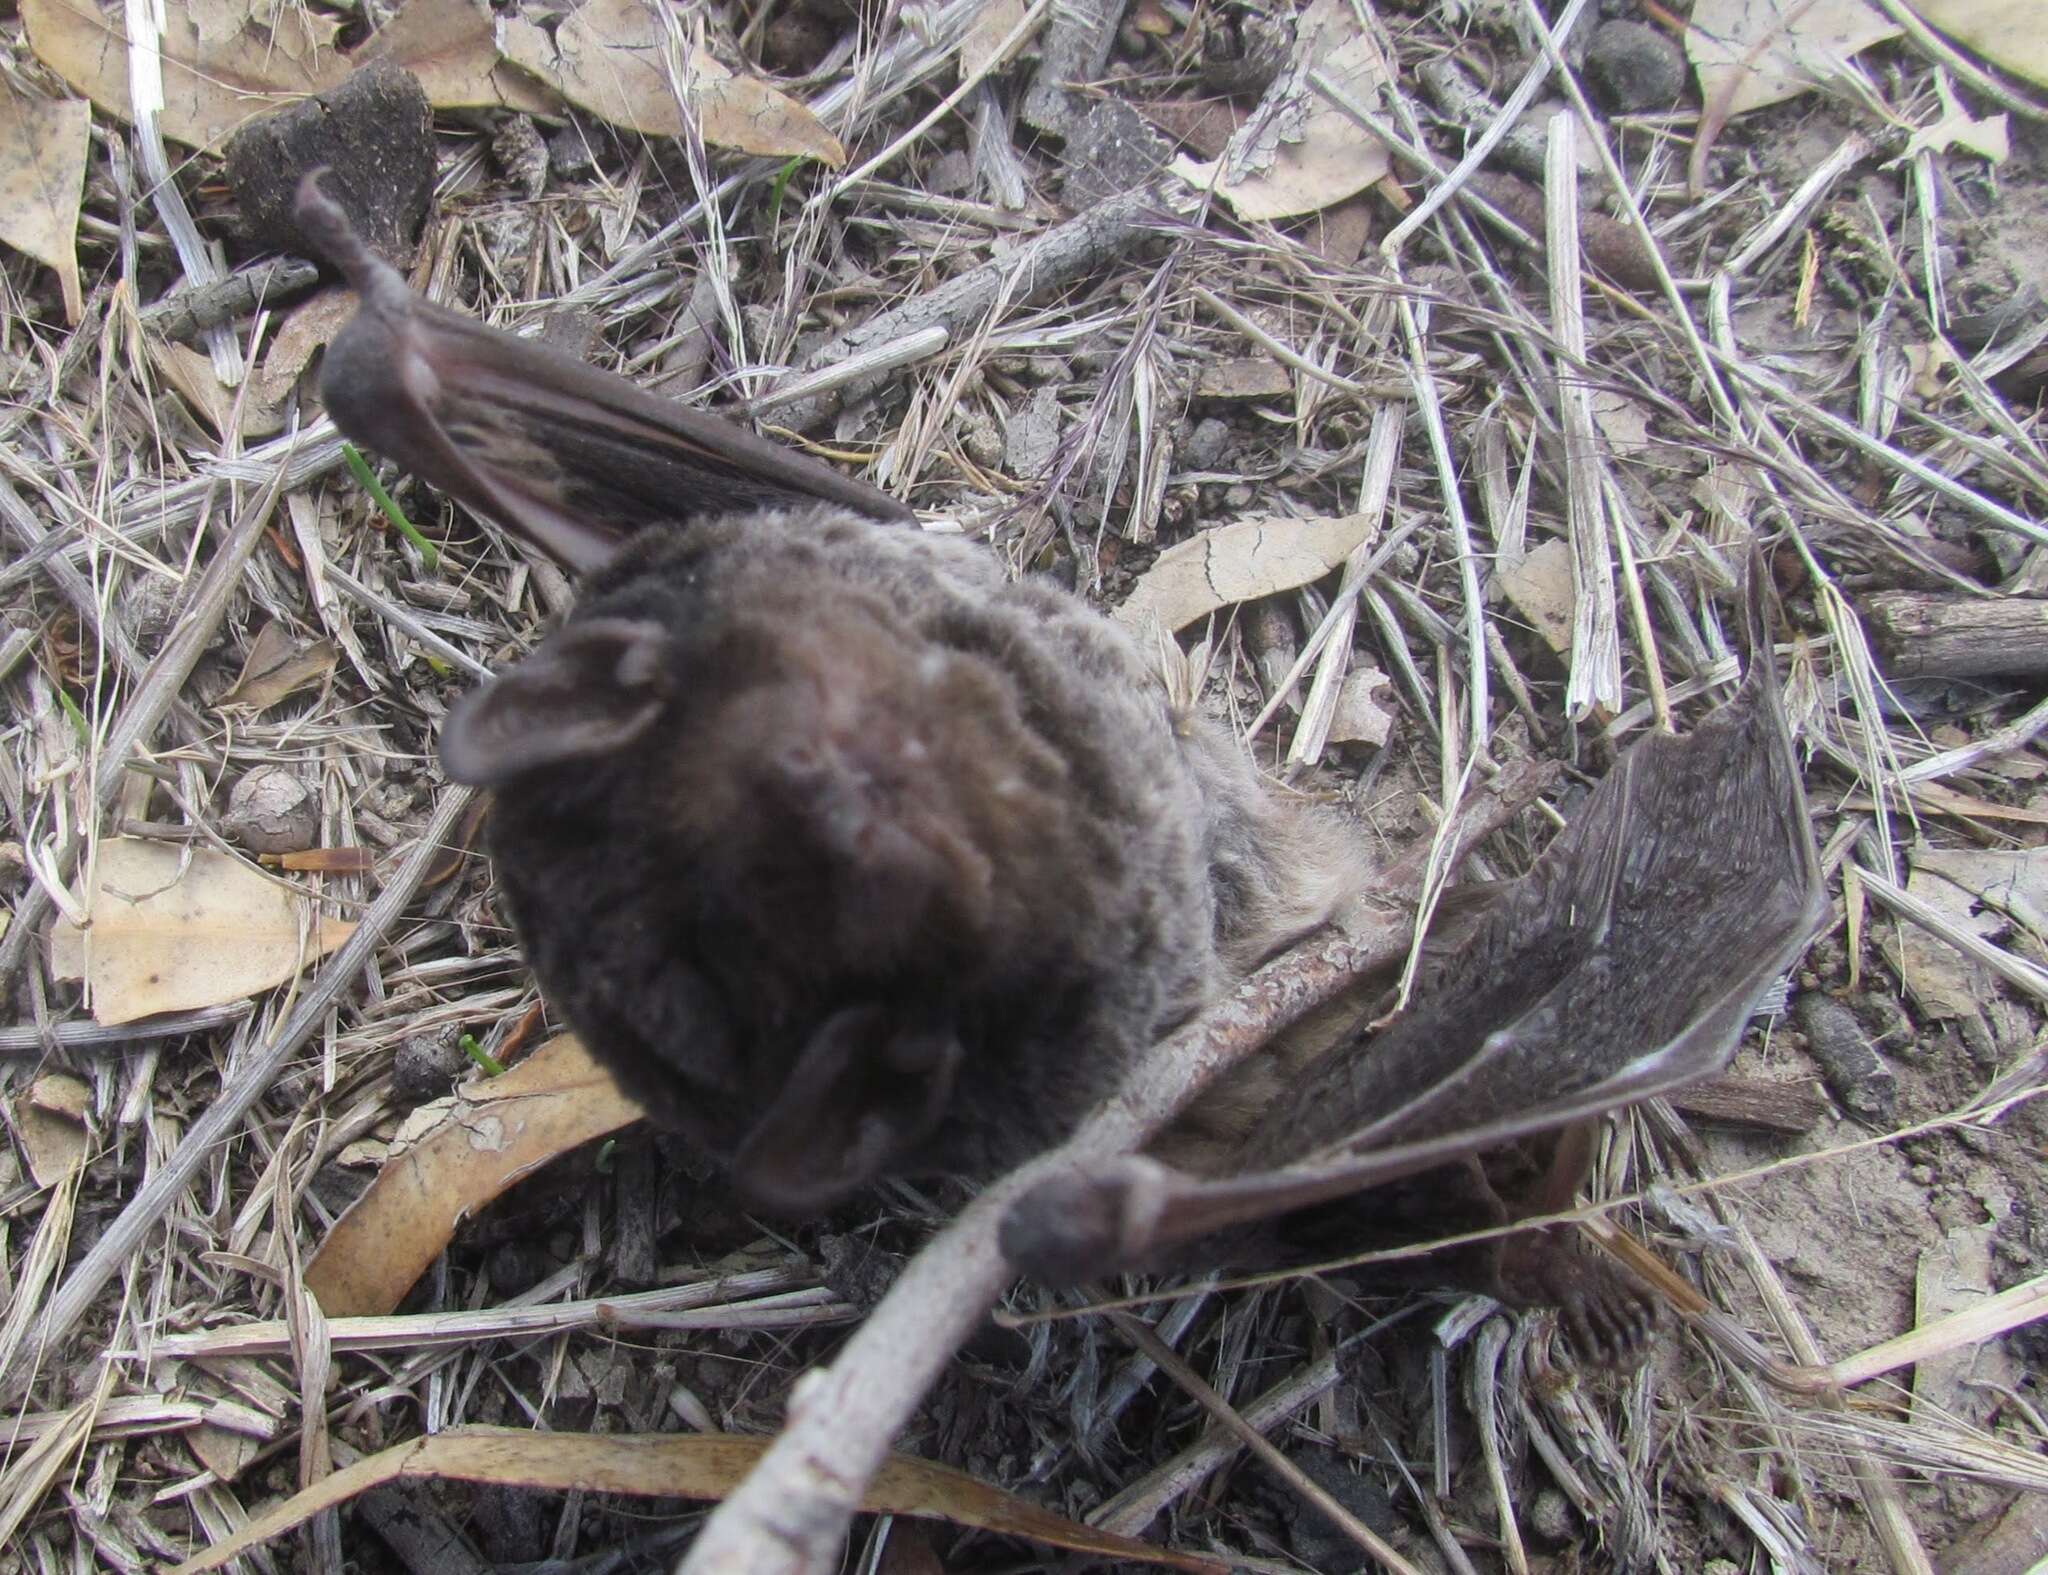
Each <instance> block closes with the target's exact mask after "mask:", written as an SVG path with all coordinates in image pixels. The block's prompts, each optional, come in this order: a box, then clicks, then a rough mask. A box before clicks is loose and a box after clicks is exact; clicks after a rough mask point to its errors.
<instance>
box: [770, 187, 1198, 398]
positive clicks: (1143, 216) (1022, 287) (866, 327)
mask: <svg viewBox="0 0 2048 1575" xmlns="http://www.w3.org/2000/svg"><path fill="white" fill-rule="evenodd" d="M1159 206H1160V196H1159V193H1158V191H1157V190H1156V189H1154V188H1152V187H1145V188H1142V189H1140V190H1138V191H1133V192H1121V193H1119V194H1117V195H1116V196H1113V197H1105V198H1104V199H1103V200H1102V201H1101V202H1098V203H1097V204H1095V206H1094V207H1092V208H1088V209H1086V210H1085V211H1083V212H1081V213H1078V214H1076V215H1075V216H1074V217H1073V218H1071V219H1069V220H1067V222H1066V223H1064V224H1061V225H1056V226H1055V227H1054V228H1052V229H1050V230H1047V231H1046V232H1045V233H1044V234H1043V235H1041V236H1039V237H1038V238H1037V239H1036V240H1034V241H1032V242H1031V243H1030V244H1029V245H1026V246H1020V247H1018V248H1017V250H1015V251H1014V252H1012V253H1010V254H1009V255H1008V256H1007V257H999V258H997V259H996V260H995V261H993V262H987V263H983V264H982V265H981V266H980V267H979V268H976V269H974V270H972V271H971V272H969V273H964V274H962V275H961V276H960V277H959V278H957V279H952V280H949V281H948V282H947V283H945V284H943V285H941V286H939V288H938V289H936V290H933V291H932V292H931V293H930V294H928V295H921V296H918V297H917V298H916V299H915V300H911V301H906V302H904V303H903V304H902V305H901V306H898V307H893V308H891V309H890V310H889V311H886V312H881V313H878V314H877V315H875V316H873V317H871V318H869V319H868V320H867V321H866V322H864V323H862V324H861V325H860V326H859V327H857V328H850V329H848V330H847V331H846V332H845V333H843V334H840V335H839V336H838V337H837V338H835V339H831V340H828V341H827V342H826V343H824V344H822V345H820V346H819V347H818V348H817V349H816V350H814V351H812V352H811V353H810V355H808V356H806V357H805V358H804V370H805V372H807V373H809V372H816V371H818V370H819V369H821V368H824V367H828V366H832V365H834V364H836V363H837V362H840V361H843V360H846V359H847V358H848V357H850V356H856V355H879V354H881V353H882V352H883V350H884V347H887V346H890V345H893V344H894V342H895V341H897V340H899V339H907V338H909V337H910V336H911V335H913V334H921V333H924V332H925V330H928V329H931V328H934V327H937V328H942V329H944V330H945V333H946V339H945V340H942V341H939V342H938V344H936V345H934V347H933V349H932V350H929V351H927V352H926V353H927V354H936V353H937V351H938V350H939V349H941V348H943V347H944V345H945V344H946V343H948V342H950V341H951V340H952V339H953V338H955V337H957V336H958V335H959V333H960V332H961V330H962V329H963V328H965V327H966V326H967V325H968V324H970V323H973V322H977V321H979V320H980V319H981V318H982V317H984V316H985V315H987V312H988V309H989V308H990V307H991V306H992V305H994V304H995V302H996V300H997V298H998V297H999V296H1001V295H1002V294H1003V293H1004V292H1005V291H1008V292H1009V296H1010V299H1011V300H1012V301H1014V302H1016V303H1018V304H1019V305H1021V304H1023V303H1024V302H1026V301H1031V300H1035V299H1036V298H1037V297H1039V296H1041V295H1044V294H1046V293H1048V292H1049V291H1052V290H1057V289H1059V288H1061V287H1062V286H1064V285H1067V284H1070V283H1072V282H1073V281H1074V280H1075V279H1078V278H1080V277H1082V276H1083V275H1084V274H1088V273H1092V272H1093V271H1094V270H1095V269H1097V268H1099V267H1101V266H1102V264H1103V263H1105V262H1107V261H1108V260H1109V259H1110V258H1112V257H1114V256H1116V255H1117V254H1118V253H1120V252H1121V251H1122V250H1123V249H1124V248H1125V247H1127V246H1129V245H1130V244H1131V242H1132V241H1133V240H1134V239H1136V238H1137V237H1138V236H1141V235H1143V234H1145V233H1146V232H1147V230H1148V228H1149V223H1148V216H1149V215H1151V214H1153V213H1155V212H1157V211H1158V209H1159ZM927 342H928V336H927ZM890 364H892V365H895V364H900V363H897V362H892V363H890ZM872 381H873V380H872V379H862V380H860V381H858V382H856V383H854V384H852V385H851V386H850V387H845V388H835V389H831V390H828V391H825V392H822V393H812V394H809V395H807V396H806V397H803V398H797V399H792V398H791V396H790V395H788V394H785V393H782V392H780V391H778V390H775V389H770V390H769V391H768V392H767V393H766V394H764V395H762V396H761V397H760V398H759V399H757V400H756V401H755V402H754V405H753V407H752V408H753V410H754V412H755V413H757V414H758V413H759V412H761V411H764V410H773V409H780V410H781V412H782V413H781V415H780V417H779V418H778V419H779V421H780V423H781V424H782V425H784V426H787V427H789V428H790V429H791V430H792V431H797V432H804V431H808V430H809V429H810V428H812V427H814V426H817V425H818V424H819V423H820V422H823V421H826V420H829V419H830V418H831V417H832V416H833V415H834V414H836V413H837V412H838V410H839V408H840V406H841V405H842V404H844V403H845V402H846V401H847V400H849V399H858V398H860V397H862V396H863V395H865V394H866V393H867V392H869V391H870V387H871V383H872ZM799 386H802V385H799Z"/></svg>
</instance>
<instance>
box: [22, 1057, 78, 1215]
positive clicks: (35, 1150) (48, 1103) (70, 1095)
mask: <svg viewBox="0 0 2048 1575" xmlns="http://www.w3.org/2000/svg"><path fill="white" fill-rule="evenodd" d="M12 1110H13V1114H14V1135H15V1138H16V1139H17V1140H18V1141H19V1142H20V1144H21V1151H22V1153H23V1154H24V1155H25V1156H26V1157H27V1159H28V1172H29V1174H30V1175H31V1176H33V1177H34V1178H35V1183H36V1185H37V1186H38V1187H41V1188H43V1189H45V1190H48V1189H49V1188H51V1187H54V1186H56V1185H57V1183H59V1182H60V1181H63V1180H64V1179H65V1178H66V1177H68V1176H70V1175H71V1174H72V1173H73V1172H74V1171H76V1170H77V1169H78V1168H79V1167H80V1166H81V1165H83V1164H84V1163H85V1161H86V1157H87V1156H88V1155H89V1154H90V1153H91V1152H92V1132H91V1130H90V1128H89V1127H88V1125H87V1121H88V1117H89V1116H90V1113H91V1110H92V1090H91V1089H90V1088H87V1087H86V1086H85V1084H84V1083H83V1082H81V1081H80V1080H79V1079H77V1078H75V1077H73V1076H71V1075H70V1073H68V1072H51V1073H48V1074H46V1075H44V1076H42V1077H39V1078H37V1079H36V1080H35V1081H34V1082H33V1083H31V1084H29V1086H28V1087H27V1088H25V1089H23V1090H22V1091H21V1092H20V1093H19V1094H18V1095H16V1096H15V1099H14V1104H13V1106H12Z"/></svg>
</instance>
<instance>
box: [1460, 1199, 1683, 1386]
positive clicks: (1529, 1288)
mask: <svg viewBox="0 0 2048 1575" xmlns="http://www.w3.org/2000/svg"><path fill="white" fill-rule="evenodd" d="M1497 1273H1498V1275H1499V1282H1500V1283H1499V1287H1498V1289H1497V1290H1496V1291H1495V1293H1494V1294H1496V1295H1497V1296H1498V1297H1499V1298H1500V1299H1501V1300H1502V1301H1504V1302H1506V1303H1508V1304H1510V1305H1512V1306H1519V1307H1555V1308H1556V1309H1557V1311H1558V1316H1559V1318H1561V1319H1562V1320H1563V1323H1564V1327H1565V1332H1566V1333H1567V1334H1569V1335H1570V1336H1571V1342H1572V1349H1573V1350H1574V1351H1576V1352H1577V1353H1578V1357H1579V1360H1580V1361H1581V1362H1582V1363H1585V1364H1586V1365H1588V1366H1592V1367H1606V1368H1612V1369H1615V1370H1617V1371H1626V1370H1627V1369H1629V1368H1632V1367H1634V1366H1636V1365H1637V1364H1638V1363H1640V1362H1641V1361H1642V1359H1643V1357H1644V1355H1645V1354H1646V1353H1647V1352H1648V1351H1649V1348H1650V1344H1651V1342H1652V1341H1653V1340H1654V1339H1655V1338H1656V1334H1657V1327H1658V1322H1659V1312H1660V1305H1659V1303H1658V1301H1657V1299H1656V1297H1655V1296H1653V1295H1652V1294H1651V1292H1650V1290H1649V1288H1648V1287H1647V1286H1645V1285H1642V1284H1640V1283H1639V1282H1638V1281H1637V1280H1636V1278H1635V1277H1634V1276H1633V1275H1631V1274H1630V1273H1629V1272H1628V1271H1627V1270H1626V1269H1624V1268H1622V1267H1621V1266H1620V1265H1619V1264H1616V1263H1610V1262H1608V1261H1607V1260H1606V1259H1604V1258H1596V1257H1594V1256H1592V1255H1591V1254H1589V1253H1586V1252H1582V1251H1579V1250H1576V1249H1575V1248H1573V1247H1572V1246H1571V1244H1570V1243H1568V1242H1567V1241H1565V1240H1564V1239H1563V1238H1562V1237H1561V1236H1560V1235H1556V1234H1553V1233H1552V1232H1551V1231H1548V1230H1541V1231H1525V1232H1523V1233H1521V1234H1520V1235H1517V1236H1511V1237H1509V1238H1508V1239H1507V1241H1506V1242H1505V1243H1503V1244H1502V1247H1501V1252H1500V1264H1499V1268H1498V1270H1497Z"/></svg>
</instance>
